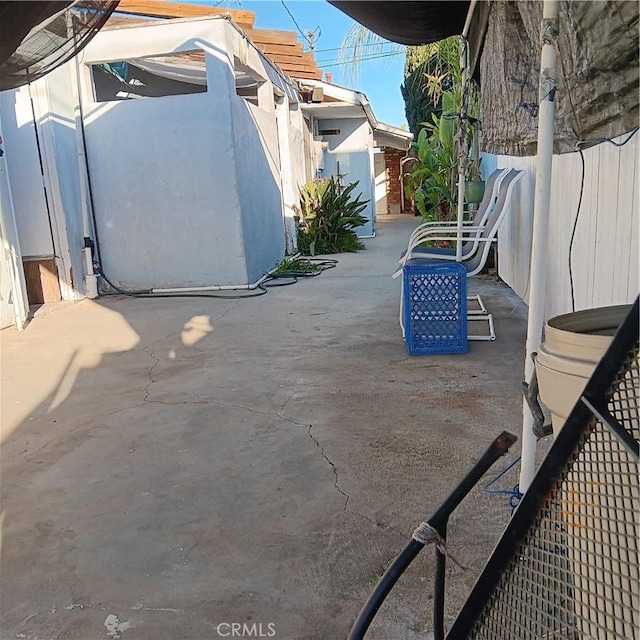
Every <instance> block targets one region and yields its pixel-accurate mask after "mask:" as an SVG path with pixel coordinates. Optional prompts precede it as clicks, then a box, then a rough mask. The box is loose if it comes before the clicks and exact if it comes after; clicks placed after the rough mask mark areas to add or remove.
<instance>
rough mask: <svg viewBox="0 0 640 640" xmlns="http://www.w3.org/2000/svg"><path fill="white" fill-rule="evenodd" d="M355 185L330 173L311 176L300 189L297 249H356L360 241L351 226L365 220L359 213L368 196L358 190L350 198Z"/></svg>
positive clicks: (318, 251)
mask: <svg viewBox="0 0 640 640" xmlns="http://www.w3.org/2000/svg"><path fill="white" fill-rule="evenodd" d="M357 186H358V183H357V182H354V183H352V184H350V185H348V186H346V187H342V186H341V185H340V184H339V183H338V180H337V179H336V178H335V177H334V176H331V177H330V178H323V179H319V180H312V181H311V182H308V183H307V184H306V185H304V187H302V188H301V189H300V211H299V214H300V215H299V216H298V218H297V223H298V249H299V250H300V252H301V253H302V254H304V255H312V256H313V255H317V254H324V253H340V252H342V251H349V252H353V251H358V250H359V249H364V244H363V243H362V242H361V241H360V240H358V236H357V235H356V233H355V231H354V229H356V228H357V227H361V226H362V225H364V224H366V223H367V218H365V217H364V216H362V215H360V214H361V213H362V211H364V209H365V208H366V206H367V203H368V202H369V201H368V200H361V199H360V198H361V197H362V194H361V193H360V194H358V196H357V197H356V198H355V199H352V197H351V194H352V193H353V191H354V190H355V188H356V187H357Z"/></svg>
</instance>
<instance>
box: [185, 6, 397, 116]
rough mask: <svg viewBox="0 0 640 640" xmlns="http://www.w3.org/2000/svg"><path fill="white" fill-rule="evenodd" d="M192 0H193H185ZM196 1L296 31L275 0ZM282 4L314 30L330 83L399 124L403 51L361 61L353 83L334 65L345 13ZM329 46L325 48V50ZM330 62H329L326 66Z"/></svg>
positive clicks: (344, 27)
mask: <svg viewBox="0 0 640 640" xmlns="http://www.w3.org/2000/svg"><path fill="white" fill-rule="evenodd" d="M189 1H191V2H194V0H189ZM195 2H197V3H198V4H204V5H209V6H212V5H215V6H220V7H228V8H229V9H240V8H242V9H245V10H246V11H253V12H254V13H255V14H256V23H255V26H256V28H258V29H282V30H285V31H298V29H297V28H296V25H295V24H294V22H293V20H292V18H291V17H290V16H289V14H288V13H287V11H286V9H285V7H284V6H283V4H282V2H280V1H279V0H254V1H253V2H244V1H239V0H224V1H223V2H218V1H217V0H215V1H198V0H195ZM285 3H286V6H287V7H288V9H289V11H290V12H291V13H292V14H293V17H294V18H295V20H296V22H297V23H298V25H300V28H301V29H302V31H304V32H306V31H314V30H316V29H318V31H316V60H317V62H318V66H320V67H322V68H323V70H325V71H330V72H331V73H332V74H333V82H334V84H340V85H342V86H349V87H350V88H352V89H357V90H358V91H362V92H363V93H365V94H366V95H367V98H369V101H370V102H371V104H372V105H373V111H374V113H375V114H376V117H377V118H378V119H379V120H381V121H382V122H386V123H387V124H391V125H395V126H400V125H402V124H403V123H404V122H405V121H406V118H405V115H404V101H403V100H402V94H401V93H400V84H401V83H402V72H403V68H404V54H400V55H393V56H389V57H385V58H381V59H379V60H369V61H363V62H362V65H361V69H360V75H359V77H358V79H357V81H356V82H355V83H354V82H353V80H352V79H350V78H349V77H348V74H345V73H344V70H345V67H344V66H337V65H335V63H336V62H337V60H336V58H337V57H338V51H337V50H336V49H337V48H338V47H340V45H341V44H342V41H343V40H344V37H345V35H346V33H347V31H348V29H349V27H350V26H351V25H352V24H353V20H352V19H351V18H349V17H348V16H347V15H345V14H344V13H342V12H341V11H339V10H338V9H336V8H335V7H333V6H332V5H330V4H329V3H328V2H325V0H285ZM298 41H299V42H301V43H302V44H304V45H305V46H306V48H308V44H307V42H306V41H305V40H304V38H303V37H302V36H301V35H300V34H299V33H298ZM327 49H330V50H329V51H326V50H327ZM330 65H331V66H330Z"/></svg>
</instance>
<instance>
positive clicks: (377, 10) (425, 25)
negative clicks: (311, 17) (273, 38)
mask: <svg viewBox="0 0 640 640" xmlns="http://www.w3.org/2000/svg"><path fill="white" fill-rule="evenodd" d="M329 3H330V4H332V5H333V6H334V7H337V8H338V9H340V11H343V12H344V13H346V14H347V15H348V16H350V17H351V18H353V19H354V20H356V21H357V22H359V23H360V24H362V25H364V26H365V27H366V28H367V29H369V30H370V31H373V32H374V33H377V34H378V35H379V36H382V37H383V38H386V39H387V40H391V41H392V42H398V43H400V44H408V45H419V44H429V43H430V42H437V41H438V40H443V39H444V38H448V37H449V36H453V35H457V34H461V33H462V29H463V27H464V23H465V19H466V17H467V12H468V10H469V2H468V1H466V2H465V1H457V0H451V1H449V2H447V1H446V0H431V1H429V2H384V1H381V2H377V1H376V2H371V1H367V0H351V1H349V0H346V1H344V0H329Z"/></svg>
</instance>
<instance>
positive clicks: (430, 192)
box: [407, 92, 456, 220]
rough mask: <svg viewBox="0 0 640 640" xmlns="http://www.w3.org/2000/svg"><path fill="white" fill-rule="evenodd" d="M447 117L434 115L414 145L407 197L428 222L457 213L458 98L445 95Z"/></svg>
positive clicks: (444, 112) (443, 102)
mask: <svg viewBox="0 0 640 640" xmlns="http://www.w3.org/2000/svg"><path fill="white" fill-rule="evenodd" d="M442 106H443V114H442V116H440V117H438V116H436V115H435V114H432V116H431V118H432V122H429V123H426V122H425V123H423V125H424V126H423V128H422V129H421V130H420V133H419V134H418V139H417V140H416V142H415V143H414V149H415V151H416V154H417V162H416V163H415V166H414V168H413V171H412V172H411V173H410V174H409V180H408V183H407V194H408V195H409V196H410V197H413V201H414V203H415V205H416V208H417V209H418V211H419V212H420V214H421V215H422V217H423V218H425V219H426V220H450V219H451V218H452V216H453V213H454V207H453V205H454V203H455V194H454V190H453V185H454V183H455V171H456V158H455V145H454V131H455V124H454V119H453V110H454V108H455V98H454V96H453V94H452V93H451V92H445V93H444V94H443V95H442Z"/></svg>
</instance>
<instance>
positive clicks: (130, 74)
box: [91, 50, 207, 102]
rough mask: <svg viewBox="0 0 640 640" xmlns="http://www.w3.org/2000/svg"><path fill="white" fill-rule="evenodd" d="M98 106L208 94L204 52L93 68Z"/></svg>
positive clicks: (185, 53) (171, 55)
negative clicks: (125, 101) (117, 102)
mask: <svg viewBox="0 0 640 640" xmlns="http://www.w3.org/2000/svg"><path fill="white" fill-rule="evenodd" d="M91 75H92V78H93V87H94V94H95V99H96V101H97V102H112V101H117V100H135V99H139V98H161V97H164V96H176V95H186V94H190V93H204V92H205V91H206V90H207V69H206V65H205V61H204V53H203V52H202V51H199V50H198V51H182V52H179V53H170V54H166V55H161V56H151V57H148V58H131V59H128V60H116V61H112V62H105V63H102V64H92V65H91Z"/></svg>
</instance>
